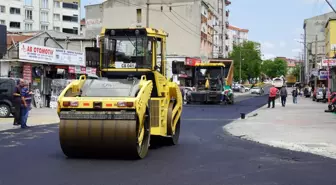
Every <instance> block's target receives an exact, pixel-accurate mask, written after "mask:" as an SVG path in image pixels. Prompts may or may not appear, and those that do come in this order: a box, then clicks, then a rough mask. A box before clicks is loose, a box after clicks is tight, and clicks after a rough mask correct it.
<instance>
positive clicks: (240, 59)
mask: <svg viewBox="0 0 336 185" xmlns="http://www.w3.org/2000/svg"><path fill="white" fill-rule="evenodd" d="M241 61H242V58H241V48H240V49H239V83H242V82H241Z"/></svg>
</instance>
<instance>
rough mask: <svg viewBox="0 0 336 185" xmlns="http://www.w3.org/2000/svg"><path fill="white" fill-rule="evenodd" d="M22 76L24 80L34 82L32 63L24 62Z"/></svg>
mask: <svg viewBox="0 0 336 185" xmlns="http://www.w3.org/2000/svg"><path fill="white" fill-rule="evenodd" d="M22 76H23V79H24V80H27V81H28V83H32V65H31V64H24V65H23V71H22Z"/></svg>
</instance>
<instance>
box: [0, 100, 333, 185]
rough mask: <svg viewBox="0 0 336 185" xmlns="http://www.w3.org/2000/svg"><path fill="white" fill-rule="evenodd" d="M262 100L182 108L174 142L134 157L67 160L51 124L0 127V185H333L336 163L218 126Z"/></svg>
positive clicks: (255, 106)
mask: <svg viewBox="0 0 336 185" xmlns="http://www.w3.org/2000/svg"><path fill="white" fill-rule="evenodd" d="M265 103H266V97H254V98H251V99H248V100H244V101H242V102H239V103H237V104H236V105H227V106H216V105H191V106H186V107H184V112H183V120H182V121H183V122H182V123H183V126H182V130H181V137H180V144H179V145H177V146H173V147H163V148H158V149H151V150H150V152H149V155H148V156H147V158H145V159H143V160H138V161H129V160H115V159H109V160H94V159H67V158H66V157H65V156H64V155H63V153H62V151H61V149H60V146H59V142H58V127H57V125H49V126H41V127H35V128H31V129H29V130H20V129H19V130H12V131H4V132H0V185H25V184H27V185H136V184H139V185H140V184H141V185H159V184H160V185H171V184H174V185H185V184H190V185H224V184H225V185H279V184H281V185H282V184H283V185H329V184H330V185H334V184H336V178H335V171H336V161H335V160H332V159H328V158H323V157H319V156H314V155H311V154H305V153H298V152H292V151H287V150H283V149H276V148H271V147H268V146H264V145H260V144H257V143H253V142H250V141H245V140H242V139H240V138H237V137H233V136H230V135H229V134H227V133H224V131H223V129H222V126H223V125H225V124H227V123H229V122H230V121H232V120H233V119H236V118H238V117H239V116H240V113H241V112H244V113H248V112H250V111H252V110H254V109H256V108H258V107H260V106H261V105H263V104H265Z"/></svg>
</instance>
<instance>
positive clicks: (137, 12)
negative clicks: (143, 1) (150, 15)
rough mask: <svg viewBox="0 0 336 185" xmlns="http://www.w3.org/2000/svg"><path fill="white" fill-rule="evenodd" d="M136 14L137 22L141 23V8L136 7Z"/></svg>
mask: <svg viewBox="0 0 336 185" xmlns="http://www.w3.org/2000/svg"><path fill="white" fill-rule="evenodd" d="M136 14H137V23H141V17H142V16H141V9H137V10H136Z"/></svg>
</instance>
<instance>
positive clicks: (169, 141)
mask: <svg viewBox="0 0 336 185" xmlns="http://www.w3.org/2000/svg"><path fill="white" fill-rule="evenodd" d="M180 131H181V119H179V120H178V121H177V124H176V127H175V133H174V134H172V135H171V137H165V144H166V145H168V146H173V145H177V144H178V142H179V138H180Z"/></svg>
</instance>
